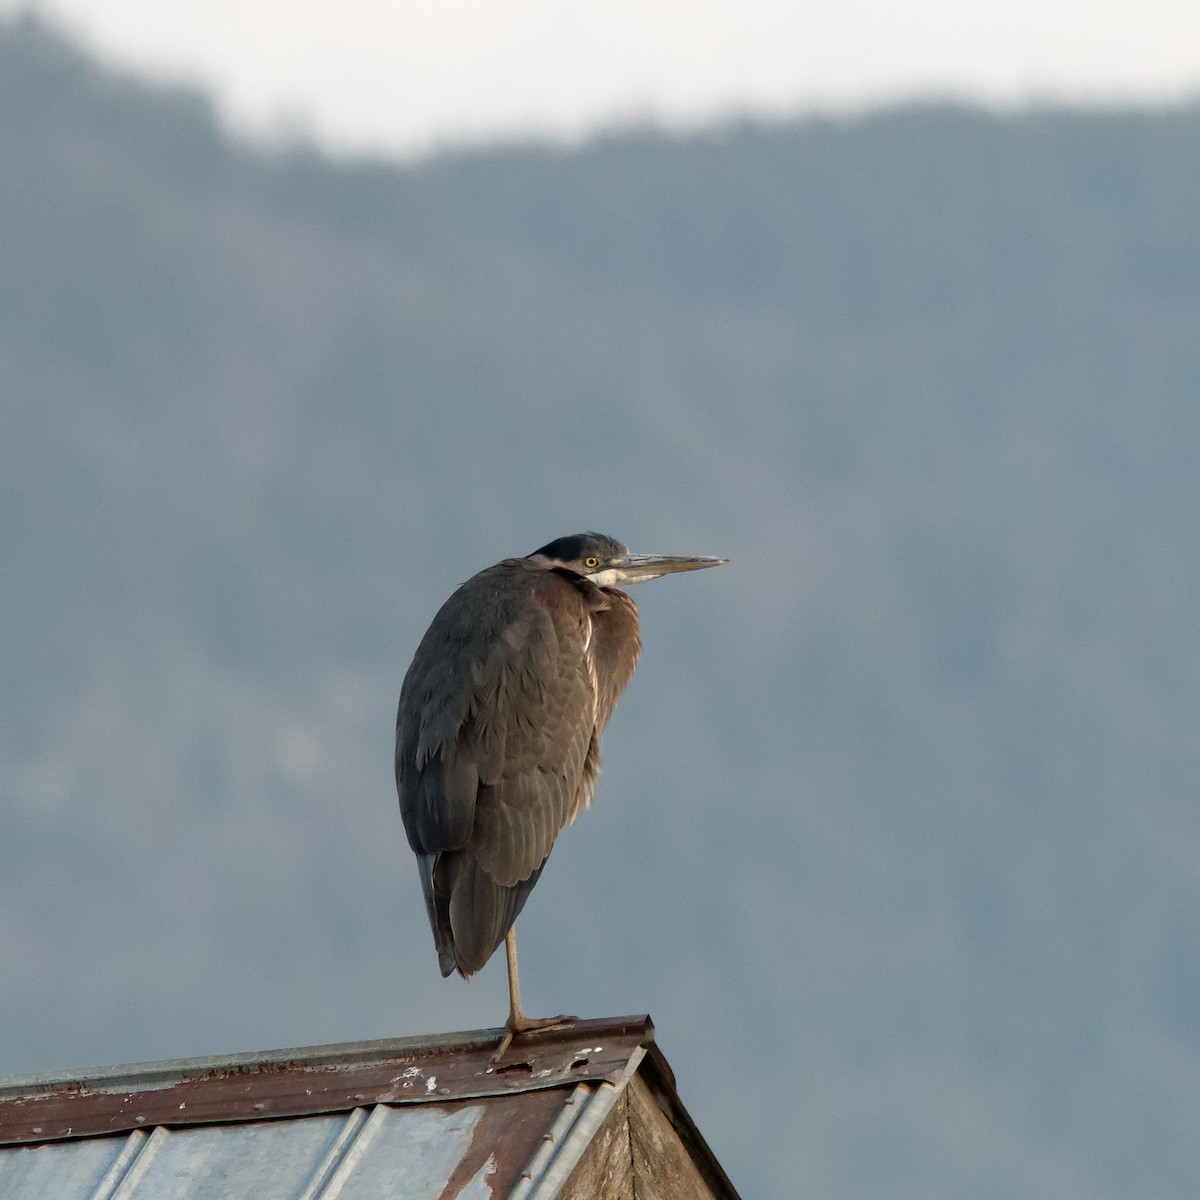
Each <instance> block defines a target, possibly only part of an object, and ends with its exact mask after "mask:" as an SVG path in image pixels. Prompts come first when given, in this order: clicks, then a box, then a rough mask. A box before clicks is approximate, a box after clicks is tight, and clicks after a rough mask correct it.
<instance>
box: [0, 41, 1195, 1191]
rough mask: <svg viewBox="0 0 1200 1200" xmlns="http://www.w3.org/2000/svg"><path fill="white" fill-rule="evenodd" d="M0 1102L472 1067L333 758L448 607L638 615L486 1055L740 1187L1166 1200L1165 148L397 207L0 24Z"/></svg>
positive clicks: (1174, 932)
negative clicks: (576, 1064)
mask: <svg viewBox="0 0 1200 1200" xmlns="http://www.w3.org/2000/svg"><path fill="white" fill-rule="evenodd" d="M0 113H2V114H3V118H2V119H0V165H2V169H3V186H2V187H0V514H2V519H0V564H2V580H3V582H2V584H0V614H2V617H3V620H2V622H0V679H2V680H3V685H4V686H3V688H2V689H0V789H2V794H3V804H2V806H0V962H2V963H3V964H4V969H3V970H0V1027H2V1028H3V1029H4V1030H5V1034H6V1036H5V1037H4V1038H3V1039H0V1071H31V1070H37V1069H43V1068H50V1067H59V1066H79V1067H81V1066H85V1065H90V1064H95V1063H99V1062H102V1061H113V1060H126V1061H128V1060H132V1059H144V1058H152V1057H177V1056H181V1055H186V1054H199V1053H217V1052H226V1051H235V1050H253V1049H265V1048H268V1047H273V1046H282V1045H289V1044H303V1043H313V1042H323V1041H334V1040H339V1039H349V1038H362V1037H383V1036H391V1035H400V1034H409V1033H419V1032H427V1031H433V1030H438V1029H449V1028H465V1027H471V1026H480V1025H492V1024H498V1023H499V1022H500V1021H501V1020H502V1018H503V1015H504V1004H505V1000H504V994H503V970H502V966H501V965H499V964H495V965H493V966H491V967H489V969H488V971H487V972H486V973H485V974H484V976H483V977H482V980H481V981H473V982H472V983H471V984H464V983H462V982H461V981H458V980H451V981H442V980H441V979H440V977H439V976H438V973H437V967H436V956H435V954H434V952H433V949H432V944H431V941H430V938H429V934H428V930H427V928H426V925H425V917H424V912H423V909H422V906H421V901H420V895H419V890H418V887H417V883H416V872H415V869H414V867H413V864H412V861H411V855H410V853H409V851H408V848H407V846H406V845H405V842H404V837H403V832H402V830H401V827H400V822H399V816H398V813H397V812H396V809H395V797H394V794H393V792H392V783H391V779H390V770H391V768H390V760H391V735H392V729H391V727H392V720H393V716H394V705H395V698H396V694H397V692H398V690H399V684H400V679H401V677H402V675H403V672H404V669H405V667H406V665H407V662H408V659H409V657H410V656H411V654H412V651H413V649H414V648H415V646H416V643H417V640H418V639H419V637H420V635H421V633H422V631H423V630H424V628H425V626H426V625H427V623H428V621H429V619H430V617H431V616H432V614H433V612H434V611H435V609H436V608H437V606H438V605H439V604H440V603H441V601H442V600H443V599H444V598H445V596H446V595H448V594H449V592H450V591H451V590H452V588H453V587H454V586H455V585H456V584H457V583H459V582H460V581H461V580H462V579H463V578H465V577H466V576H467V575H469V574H471V573H473V572H474V571H475V570H477V569H479V568H480V567H482V566H485V565H487V564H488V563H490V562H493V561H495V560H496V559H498V558H501V557H504V556H506V555H509V554H517V553H526V552H528V551H530V550H532V549H533V548H534V547H536V546H538V545H540V544H542V543H543V542H545V541H547V540H549V538H551V537H553V536H556V535H559V534H564V533H569V532H574V531H577V530H583V529H590V528H596V529H600V530H603V531H605V532H608V533H611V534H613V535H615V536H617V537H619V538H621V539H622V540H624V541H626V542H628V543H629V545H630V546H631V548H633V549H635V550H643V551H654V552H664V553H700V554H717V555H721V556H727V557H729V558H730V559H731V560H732V563H731V565H730V566H729V567H728V568H724V569H723V570H722V571H719V572H705V573H703V574H702V575H698V576H695V577H691V578H686V579H678V580H666V581H663V582H661V583H656V584H652V585H649V586H648V587H646V588H640V589H638V590H637V592H636V593H635V595H636V598H637V599H638V601H639V604H640V606H641V610H642V621H643V633H644V637H645V642H646V651H645V654H644V656H643V660H642V665H641V666H640V668H639V671H638V675H637V677H636V678H635V680H634V683H633V685H632V686H631V688H630V691H629V693H628V695H627V696H626V698H625V699H624V700H623V701H622V704H621V706H620V708H619V709H618V711H617V714H616V717H615V718H614V721H613V724H612V726H611V728H610V731H609V733H608V735H607V737H606V744H605V749H606V754H607V766H606V771H605V775H604V777H603V780H602V782H601V786H600V789H599V792H598V795H597V798H596V801H595V804H594V805H593V808H592V810H591V811H589V812H588V813H587V814H585V815H584V816H583V817H582V818H581V819H580V822H579V823H578V825H577V827H575V828H573V829H571V830H569V831H568V832H567V833H565V834H564V835H563V837H562V839H561V841H560V844H559V846H558V847H557V848H556V850H555V853H554V856H553V858H552V859H551V861H550V865H549V866H548V867H547V869H546V872H545V875H544V877H543V879H542V881H541V882H540V883H539V885H538V889H537V891H536V892H535V893H534V895H533V897H532V899H531V900H530V902H529V905H528V907H527V909H526V915H525V916H524V917H523V918H522V921H521V926H520V927H521V931H522V967H523V970H522V981H523V983H524V984H525V987H526V992H527V995H526V1001H527V1006H528V1007H529V1008H530V1010H531V1011H533V1012H541V1011H546V1012H559V1011H572V1012H579V1013H582V1014H588V1015H600V1014H604V1015H614V1014H617V1013H626V1012H636V1011H644V1010H648V1011H649V1012H651V1013H652V1015H653V1016H654V1018H655V1021H656V1024H657V1026H658V1028H659V1033H660V1038H661V1041H662V1044H663V1047H664V1050H665V1052H666V1054H667V1056H668V1057H669V1059H670V1060H671V1062H672V1064H673V1065H674V1066H675V1068H676V1070H677V1072H678V1075H679V1085H680V1091H681V1094H682V1096H683V1098H684V1100H685V1103H687V1104H688V1106H689V1108H690V1109H691V1110H692V1111H693V1113H694V1115H695V1116H696V1119H697V1122H698V1124H699V1125H700V1127H701V1129H702V1130H703V1131H704V1132H705V1134H706V1135H707V1136H708V1137H709V1139H710V1141H711V1142H712V1144H713V1147H714V1149H715V1150H716V1152H717V1154H718V1156H719V1157H720V1158H721V1160H722V1162H723V1163H724V1164H725V1166H726V1167H727V1169H728V1170H729V1172H730V1175H731V1177H732V1178H733V1179H734V1181H735V1183H737V1184H738V1186H739V1187H740V1188H741V1189H742V1191H743V1194H744V1195H746V1197H747V1198H748V1200H749V1197H752V1196H760V1195H761V1196H768V1195H776V1196H787V1195H793V1194H794V1195H803V1196H805V1197H814V1198H815V1197H829V1198H842V1197H845V1198H847V1200H849V1198H851V1197H854V1198H859V1197H862V1196H868V1195H872V1196H888V1197H896V1198H901V1197H913V1198H917V1197H920V1198H921V1200H940V1198H945V1200H958V1198H959V1197H964V1196H969V1197H971V1198H972V1200H991V1198H993V1197H994V1198H1008V1197H1028V1198H1030V1200H1032V1198H1035V1197H1036V1198H1038V1200H1041V1198H1044V1197H1047V1196H1053V1197H1055V1198H1056V1200H1126V1198H1127V1197H1129V1196H1137V1197H1139V1200H1153V1198H1157V1197H1163V1198H1166V1197H1172V1198H1177V1197H1180V1196H1183V1195H1188V1194H1191V1192H1192V1191H1194V1189H1195V1181H1196V1180H1197V1179H1198V1178H1200V1149H1198V1146H1200V1142H1198V1141H1197V1139H1196V1136H1195V1124H1196V1115H1197V1113H1200V1002H1198V1000H1197V997H1198V996H1200V807H1198V804H1197V783H1196V781H1197V776H1198V767H1200V761H1198V760H1200V751H1198V746H1197V730H1198V729H1200V638H1198V637H1197V634H1196V625H1197V613H1198V612H1200V520H1198V519H1197V515H1196V510H1197V501H1196V494H1197V484H1196V478H1197V470H1198V467H1200V204H1197V202H1196V197H1197V196H1200V110H1197V109H1195V108H1181V109H1178V110H1173V111H1161V112H1154V113H1137V112H1115V111H1113V112H1099V111H1098V112H1090V113H1083V112H1070V111H1060V110H1054V109H1046V110H1032V111H1029V112H1025V113H1022V114H1019V115H1012V116H1005V117H1000V116H996V115H993V114H988V113H985V112H982V111H973V110H968V109H962V108H954V107H948V106H928V107H909V108H905V109H900V110H894V111H883V112H879V113H876V114H872V115H869V116H865V117H862V118H859V119H855V120H846V121H828V120H815V119H814V120H804V121H796V122H792V123H780V124H774V125H761V124H731V125H728V126H725V127H721V128H717V129H713V130H711V131H709V132H706V133H703V134H699V135H694V136H688V137H681V136H669V135H667V134H664V133H661V132H658V131H654V130H649V129H642V130H629V131H622V132H615V133H612V134H610V135H608V136H604V137H601V138H597V139H596V140H594V141H593V142H591V143H590V144H588V145H586V146H584V147H582V148H580V149H577V150H564V149H560V148H554V147H547V146H527V147H505V148H498V149H490V150H477V151H471V152H465V151H460V152H455V153H453V154H449V153H448V154H445V155H441V156H438V157H434V158H432V159H430V160H428V161H425V162H421V163H417V164H408V165H402V164H387V163H380V162H344V161H337V160H334V159H331V158H328V157H325V156H323V155H322V154H320V153H319V152H317V151H316V150H314V149H312V148H305V147H294V148H291V149H283V150H267V149H263V148H260V147H253V146H250V145H246V144H241V143H238V142H237V141H236V140H234V139H233V138H232V137H231V136H229V135H228V134H227V133H226V132H225V131H223V130H222V129H221V128H220V127H219V125H218V123H217V122H216V120H215V118H214V117H213V115H212V111H211V109H210V107H209V104H208V102H207V101H206V100H205V99H204V98H203V97H199V96H197V95H194V94H189V93H185V92H180V91H167V90H162V89H160V88H152V87H149V86H147V85H143V84H141V83H138V82H137V81H134V80H130V79H128V78H124V77H118V76H115V75H112V74H110V73H108V72H105V71H104V70H102V69H100V68H99V67H97V66H96V65H94V64H93V63H91V62H90V61H89V60H88V59H87V58H86V57H85V56H84V55H83V54H82V52H80V51H79V50H77V49H76V48H74V47H73V46H71V45H70V44H68V43H66V42H65V41H64V40H62V39H61V38H60V37H59V36H58V35H57V34H55V33H53V32H52V31H50V30H48V29H47V28H45V27H44V26H43V25H42V24H40V23H39V22H37V21H34V20H31V19H28V18H26V19H22V20H20V21H15V22H10V23H8V24H0Z"/></svg>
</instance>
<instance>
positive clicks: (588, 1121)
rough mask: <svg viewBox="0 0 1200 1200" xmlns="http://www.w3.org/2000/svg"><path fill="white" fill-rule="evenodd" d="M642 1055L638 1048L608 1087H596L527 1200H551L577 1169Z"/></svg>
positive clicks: (632, 1075)
mask: <svg viewBox="0 0 1200 1200" xmlns="http://www.w3.org/2000/svg"><path fill="white" fill-rule="evenodd" d="M645 1055H646V1051H645V1049H644V1048H641V1047H639V1048H638V1049H637V1050H636V1051H634V1053H633V1054H632V1055H630V1058H629V1062H628V1064H627V1065H626V1067H625V1070H624V1071H622V1072H621V1075H620V1077H619V1078H618V1079H617V1080H616V1081H615V1082H612V1083H610V1082H608V1081H607V1080H606V1081H604V1082H603V1083H601V1084H599V1085H598V1086H597V1087H596V1090H595V1092H594V1093H593V1094H592V1096H591V1097H590V1098H589V1099H588V1102H587V1104H586V1105H585V1106H584V1108H583V1111H582V1112H581V1113H580V1114H579V1116H578V1117H577V1118H576V1119H575V1121H574V1123H573V1124H572V1125H571V1128H570V1129H569V1130H568V1132H567V1135H566V1137H565V1138H563V1140H562V1143H561V1145H560V1146H559V1148H558V1150H557V1152H556V1153H555V1154H554V1155H553V1157H552V1158H551V1159H550V1161H549V1162H548V1163H547V1164H546V1166H545V1169H544V1170H543V1172H542V1176H541V1178H540V1179H534V1180H532V1181H531V1185H530V1188H529V1193H528V1195H529V1200H553V1197H555V1196H557V1195H558V1193H559V1191H560V1190H561V1188H562V1186H563V1184H564V1183H566V1181H567V1179H568V1178H569V1177H570V1174H571V1172H572V1171H573V1170H574V1169H575V1168H576V1166H578V1165H579V1160H580V1159H581V1158H582V1157H583V1154H584V1151H586V1150H587V1148H588V1146H589V1145H590V1144H591V1141H592V1138H593V1137H594V1136H595V1133H596V1130H597V1129H599V1128H600V1126H601V1125H602V1124H603V1123H604V1119H605V1117H607V1116H608V1114H609V1113H610V1112H611V1111H612V1108H613V1105H614V1104H615V1103H616V1102H617V1097H618V1096H619V1095H620V1094H621V1093H622V1092H623V1091H624V1090H625V1087H626V1085H627V1084H628V1083H629V1081H630V1080H631V1079H632V1078H633V1077H634V1075H635V1074H637V1069H638V1066H639V1065H640V1064H641V1061H642V1059H643V1058H644V1057H645Z"/></svg>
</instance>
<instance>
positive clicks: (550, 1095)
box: [438, 1091, 564, 1200]
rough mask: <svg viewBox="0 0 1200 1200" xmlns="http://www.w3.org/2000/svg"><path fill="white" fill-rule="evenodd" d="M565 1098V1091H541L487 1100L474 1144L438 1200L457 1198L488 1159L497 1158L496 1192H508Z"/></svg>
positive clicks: (490, 1177) (490, 1176) (492, 1179)
mask: <svg viewBox="0 0 1200 1200" xmlns="http://www.w3.org/2000/svg"><path fill="white" fill-rule="evenodd" d="M563 1102H564V1096H563V1094H562V1093H561V1092H559V1091H541V1092H526V1093H525V1094H524V1095H522V1096H505V1097H504V1098H503V1099H500V1100H493V1101H492V1102H491V1103H489V1104H487V1105H486V1106H485V1107H484V1110H483V1114H482V1115H481V1116H480V1118H479V1120H478V1121H477V1122H476V1123H475V1131H474V1133H473V1134H472V1135H471V1145H470V1146H469V1147H468V1148H467V1152H466V1154H464V1155H463V1156H462V1158H461V1159H460V1160H459V1162H458V1165H457V1166H456V1167H455V1168H454V1170H453V1171H452V1172H451V1173H450V1178H449V1179H447V1180H446V1186H445V1187H444V1188H442V1191H441V1194H440V1195H439V1196H438V1200H455V1197H456V1196H459V1195H461V1194H462V1190H463V1188H465V1187H466V1186H467V1184H469V1183H470V1182H471V1180H473V1179H474V1178H475V1177H476V1175H478V1174H479V1171H480V1169H481V1168H482V1167H483V1166H484V1165H485V1164H486V1163H487V1161H488V1159H492V1160H493V1165H492V1169H491V1170H490V1171H488V1173H487V1176H486V1178H487V1183H488V1186H489V1187H490V1188H491V1189H492V1195H493V1196H507V1195H508V1193H509V1192H511V1191H512V1189H513V1187H514V1186H515V1185H516V1182H517V1180H518V1178H519V1177H520V1174H521V1171H522V1170H523V1169H524V1167H525V1164H526V1163H528V1162H529V1160H530V1159H531V1158H532V1157H533V1154H534V1151H535V1150H537V1148H538V1146H539V1145H540V1144H541V1141H542V1138H543V1136H544V1135H545V1132H546V1130H547V1129H549V1128H550V1125H551V1124H552V1123H553V1121H554V1118H555V1117H557V1116H558V1113H559V1110H560V1109H561V1108H562V1106H563Z"/></svg>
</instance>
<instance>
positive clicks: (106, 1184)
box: [88, 1129, 150, 1200]
mask: <svg viewBox="0 0 1200 1200" xmlns="http://www.w3.org/2000/svg"><path fill="white" fill-rule="evenodd" d="M149 1136H150V1135H149V1134H148V1133H147V1132H146V1131H145V1130H144V1129H135V1130H133V1131H132V1132H131V1133H130V1135H129V1136H128V1137H127V1138H126V1139H125V1145H124V1146H123V1147H122V1148H121V1153H120V1154H118V1155H117V1157H116V1158H115V1159H114V1160H113V1163H112V1166H110V1167H109V1168H108V1170H107V1171H105V1172H104V1175H103V1177H102V1178H101V1180H100V1182H99V1183H98V1184H96V1186H95V1188H94V1189H93V1190H92V1194H91V1196H89V1197H88V1200H112V1197H113V1193H114V1192H115V1191H116V1190H117V1188H119V1187H120V1186H121V1181H122V1180H123V1179H124V1178H125V1176H126V1175H127V1174H128V1173H129V1168H130V1167H131V1166H132V1165H133V1163H134V1162H135V1161H136V1160H137V1156H138V1155H139V1154H140V1153H141V1152H142V1146H143V1143H145V1141H146V1140H147V1139H148V1138H149Z"/></svg>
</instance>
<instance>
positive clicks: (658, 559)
mask: <svg viewBox="0 0 1200 1200" xmlns="http://www.w3.org/2000/svg"><path fill="white" fill-rule="evenodd" d="M728 561H729V559H727V558H704V557H698V556H694V555H693V556H687V555H675V554H627V555H626V556H625V557H624V559H622V560H621V562H619V563H617V564H616V565H615V566H613V567H610V568H609V570H610V571H612V573H613V574H614V575H615V576H616V582H617V583H620V584H631V583H646V582H648V581H649V580H651V579H658V578H660V577H661V576H663V575H674V574H676V573H677V572H679V571H702V570H704V568H705V567H722V566H724V565H725V564H726V563H727V562H728ZM604 574H608V572H607V571H606V572H604Z"/></svg>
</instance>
